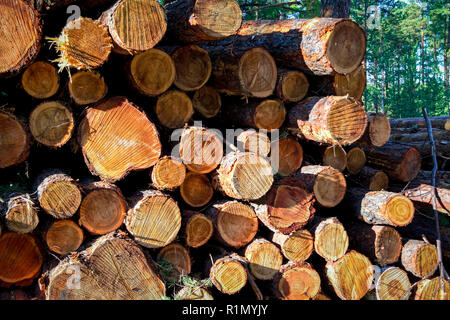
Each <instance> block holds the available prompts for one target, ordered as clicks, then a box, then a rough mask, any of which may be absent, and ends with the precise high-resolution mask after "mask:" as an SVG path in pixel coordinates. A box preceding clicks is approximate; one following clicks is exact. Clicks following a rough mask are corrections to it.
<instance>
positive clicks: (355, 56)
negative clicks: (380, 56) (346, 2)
mask: <svg viewBox="0 0 450 320" xmlns="http://www.w3.org/2000/svg"><path fill="white" fill-rule="evenodd" d="M365 53H366V36H365V34H364V31H363V30H362V29H361V27H360V26H359V25H358V24H356V23H355V22H353V21H349V20H346V21H343V22H340V23H339V24H337V25H336V27H335V28H334V30H333V32H332V34H331V35H330V38H329V39H328V42H327V57H328V60H329V61H330V64H331V67H332V68H333V69H334V71H336V72H337V73H341V74H348V73H351V72H353V71H354V70H355V69H356V68H358V66H360V65H361V61H362V60H363V58H364V55H365Z"/></svg>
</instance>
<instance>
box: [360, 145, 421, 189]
mask: <svg viewBox="0 0 450 320" xmlns="http://www.w3.org/2000/svg"><path fill="white" fill-rule="evenodd" d="M362 149H363V150H364V152H365V154H366V158H367V164H368V165H370V166H371V167H373V168H375V169H380V170H383V171H384V172H386V173H387V174H388V175H389V177H390V178H392V179H395V180H400V181H403V182H408V181H411V180H412V179H414V178H415V177H416V176H417V174H418V173H419V170H420V167H421V164H422V159H421V156H420V153H419V151H418V150H417V149H416V148H414V147H408V146H405V145H396V144H393V143H390V142H389V143H386V144H385V145H384V146H382V147H362Z"/></svg>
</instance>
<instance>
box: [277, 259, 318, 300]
mask: <svg viewBox="0 0 450 320" xmlns="http://www.w3.org/2000/svg"><path fill="white" fill-rule="evenodd" d="M319 290H320V276H319V274H318V273H317V271H316V270H314V269H313V268H312V267H311V265H310V264H309V263H307V262H292V261H290V262H288V263H287V264H285V265H283V266H281V268H280V271H279V273H278V274H277V276H276V277H275V280H274V291H275V295H276V296H277V298H278V299H282V300H310V299H312V298H313V297H315V296H316V295H317V294H318V292H319Z"/></svg>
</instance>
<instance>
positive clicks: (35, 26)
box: [0, 0, 42, 75]
mask: <svg viewBox="0 0 450 320" xmlns="http://www.w3.org/2000/svg"><path fill="white" fill-rule="evenodd" d="M0 6H1V8H2V10H0V21H2V23H1V30H2V31H1V38H2V39H15V41H14V45H11V43H10V42H9V41H2V43H0V74H6V75H8V74H11V73H14V72H17V71H19V70H20V69H22V67H24V66H26V65H27V64H29V63H30V62H31V61H33V59H34V57H35V56H36V55H37V54H38V52H39V49H40V47H41V36H42V27H41V22H40V15H39V13H38V12H37V11H36V10H35V9H34V8H33V6H32V5H30V4H29V3H28V2H27V1H21V0H13V1H10V0H1V1H0Z"/></svg>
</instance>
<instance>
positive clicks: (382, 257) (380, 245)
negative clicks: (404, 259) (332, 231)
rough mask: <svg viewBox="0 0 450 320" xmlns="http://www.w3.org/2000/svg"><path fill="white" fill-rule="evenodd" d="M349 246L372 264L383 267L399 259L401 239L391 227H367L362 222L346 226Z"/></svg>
mask: <svg viewBox="0 0 450 320" xmlns="http://www.w3.org/2000/svg"><path fill="white" fill-rule="evenodd" d="M345 229H346V230H347V233H348V235H349V238H350V246H351V247H352V248H355V249H356V250H358V252H361V253H362V254H364V255H366V256H367V257H368V258H369V259H370V261H372V262H373V263H375V264H377V265H379V266H381V267H385V266H387V265H390V264H394V263H396V262H397V261H398V259H399V258H400V253H401V251H402V237H401V236H400V234H399V233H398V232H397V230H395V229H394V228H392V227H388V226H383V225H375V226H372V225H368V224H366V223H363V222H354V221H353V222H352V223H348V224H346V228H345Z"/></svg>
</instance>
